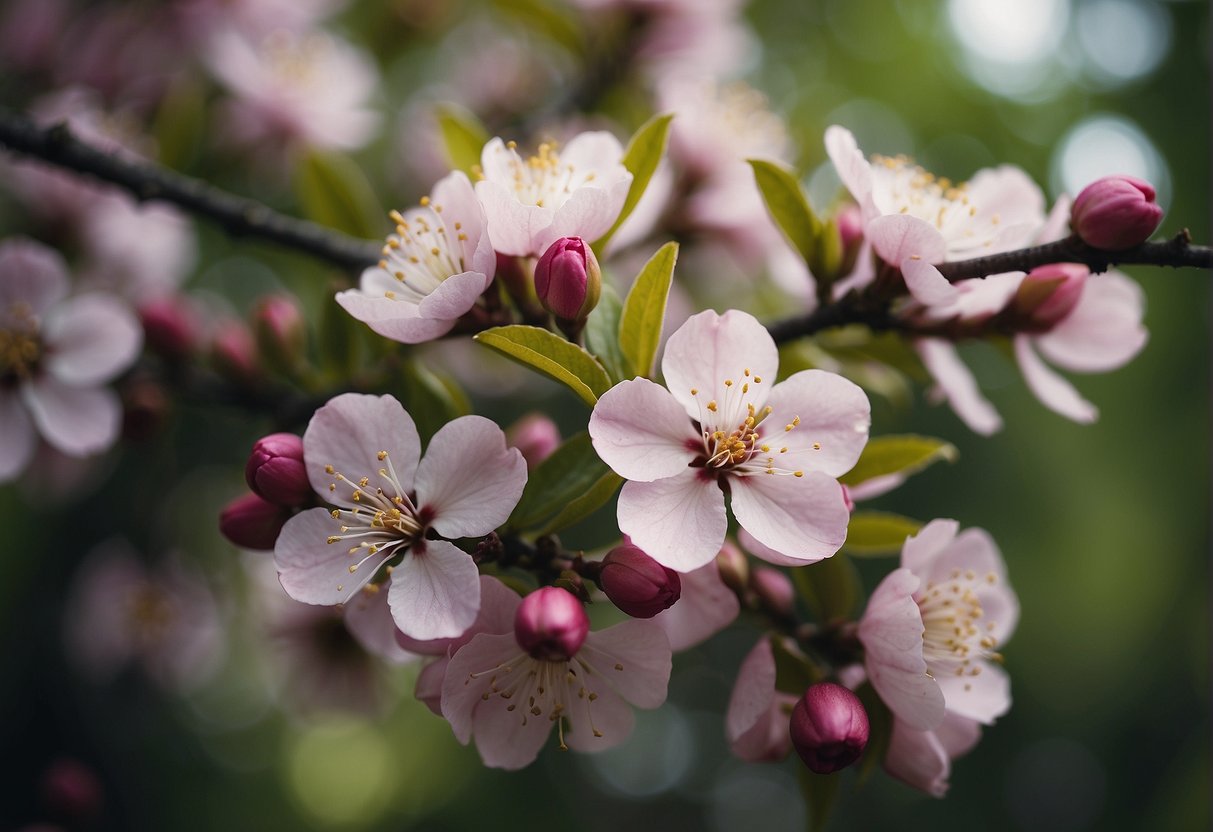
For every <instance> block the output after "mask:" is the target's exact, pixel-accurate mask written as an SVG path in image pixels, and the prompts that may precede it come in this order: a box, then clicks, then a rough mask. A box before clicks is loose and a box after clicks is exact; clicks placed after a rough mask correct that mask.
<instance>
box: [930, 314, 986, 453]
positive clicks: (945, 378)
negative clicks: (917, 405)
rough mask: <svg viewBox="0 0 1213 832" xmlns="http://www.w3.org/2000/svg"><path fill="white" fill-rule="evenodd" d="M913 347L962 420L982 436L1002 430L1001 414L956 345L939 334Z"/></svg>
mask: <svg viewBox="0 0 1213 832" xmlns="http://www.w3.org/2000/svg"><path fill="white" fill-rule="evenodd" d="M914 349H915V350H916V351H917V352H918V357H919V358H921V359H922V363H923V365H924V366H925V367H926V368H927V372H929V373H930V374H931V377H932V378H933V379H935V383H936V384H937V385H938V386H939V390H940V391H941V392H942V393H943V395H944V396H945V397H946V398H947V400H948V404H950V405H951V406H952V410H954V411H955V412H956V415H957V416H959V417H960V420H961V421H962V422H964V423H965V424H966V425H968V426H969V428H970V429H972V430H973V431H975V432H976V433H980V434H981V435H982V436H989V435H990V434H992V433H996V432H998V431H1000V430H1002V417H1000V416H999V415H998V411H997V410H995V409H994V405H992V404H990V402H989V401H988V400H987V399H986V398H985V397H984V396H982V395H981V391H980V390H979V389H978V388H977V379H975V378H973V374H972V373H971V372H969V368H968V367H966V366H965V365H964V363H963V362H961V360H960V356H959V355H957V354H956V348H955V347H953V346H952V345H951V344H949V343H948V342H947V341H942V340H940V339H938V338H919V339H918V340H916V341H915V342H914Z"/></svg>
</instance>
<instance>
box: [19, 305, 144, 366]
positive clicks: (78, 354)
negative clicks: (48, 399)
mask: <svg viewBox="0 0 1213 832" xmlns="http://www.w3.org/2000/svg"><path fill="white" fill-rule="evenodd" d="M42 334H43V337H44V338H45V339H46V343H47V345H48V347H49V354H48V355H47V359H46V368H47V370H48V371H49V372H50V373H51V374H52V375H54V376H55V377H56V378H58V379H59V380H60V381H62V382H64V383H66V384H71V385H73V386H92V385H96V384H103V383H105V382H107V381H109V380H110V379H112V378H114V377H115V376H117V375H118V374H119V373H121V372H122V371H123V370H125V369H126V368H127V367H129V366H131V364H132V363H134V361H135V359H136V358H137V357H138V355H139V349H140V348H141V347H142V346H143V330H142V329H141V328H140V326H139V322H138V321H137V320H135V316H134V315H133V314H132V313H131V311H130V309H128V308H127V306H126V304H124V303H122V302H121V301H120V300H118V299H117V298H114V297H111V296H109V295H103V294H100V293H94V294H88V295H81V296H80V297H76V298H72V299H71V300H68V301H67V302H65V303H62V304H60V305H59V306H56V307H55V308H54V309H52V310H51V311H50V313H49V314H47V316H46V321H45V323H44V326H43V330H42Z"/></svg>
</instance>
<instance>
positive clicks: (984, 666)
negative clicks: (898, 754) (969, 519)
mask: <svg viewBox="0 0 1213 832" xmlns="http://www.w3.org/2000/svg"><path fill="white" fill-rule="evenodd" d="M959 528H960V524H959V523H957V522H956V521H955V520H933V521H932V522H930V523H928V524H927V525H926V526H925V527H923V528H922V530H920V531H919V533H918V534H917V535H915V536H914V537H911V538H908V539H907V540H906V543H905V547H904V548H903V549H902V553H901V568H900V569H897V570H894V571H893V572H892V573H890V574H889V575H888V576H887V577H886V578H885V579H884V580H883V581H882V582H881V583H880V585H879V586H877V587H876V590H875V591H874V592H873V593H872V596H871V598H870V599H869V601H868V608H867V610H866V611H865V612H864V615H863V619H862V620H861V621H860V624H859V640H860V641H861V642H862V643H863V646H864V650H865V653H866V658H865V666H866V669H867V673H868V678H869V680H870V681H871V683H872V686H873V687H874V688H875V689H876V692H877V693H878V694H880V697H881V699H883V700H884V701H885V704H887V705H888V706H889V709H890V710H891V711H892V712H893V714H894V715H895V716H896V717H897V718H898V719H899V720H901V721H902V722H903V723H905V725H906V726H907V727H908V728H911V729H913V730H915V731H930V730H932V729H934V728H937V727H938V726H939V725H940V724H941V723H942V722H943V720H944V716H945V714H956V715H959V716H962V717H965V718H966V719H974V720H977V721H979V722H982V723H984V724H987V725H988V724H990V723H992V722H993V721H994V720H995V719H996V718H997V717H999V716H1001V715H1002V714H1004V713H1006V711H1007V709H1008V708H1009V707H1010V705H1011V696H1010V689H1009V682H1008V680H1007V676H1006V673H1005V672H1003V670H1002V668H1001V667H1000V666H999V665H998V662H999V661H1000V658H1001V657H1000V656H999V655H998V653H996V652H995V650H996V648H997V647H998V646H999V645H1000V644H1002V643H1003V642H1004V641H1006V639H1007V638H1008V637H1010V635H1011V632H1012V631H1013V630H1014V629H1015V624H1016V621H1017V620H1018V618H1019V603H1018V601H1017V599H1016V597H1015V594H1014V593H1013V592H1012V591H1011V589H1010V587H1009V586H1007V583H1006V568H1005V566H1004V564H1003V561H1002V556H1001V554H1000V553H999V551H998V547H997V546H996V545H995V544H994V541H993V540H992V539H991V538H990V536H989V534H987V533H986V532H985V531H984V530H982V529H976V528H974V529H967V530H966V531H964V532H961V533H959V534H958V531H959Z"/></svg>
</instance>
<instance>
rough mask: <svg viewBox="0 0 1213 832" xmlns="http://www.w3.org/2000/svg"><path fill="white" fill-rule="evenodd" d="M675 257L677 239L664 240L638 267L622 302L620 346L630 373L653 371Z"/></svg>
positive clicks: (650, 372)
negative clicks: (637, 272) (645, 261)
mask: <svg viewBox="0 0 1213 832" xmlns="http://www.w3.org/2000/svg"><path fill="white" fill-rule="evenodd" d="M677 260H678V243H666V244H665V245H664V246H662V247H661V248H660V249H658V250H657V253H656V254H654V255H653V256H652V258H650V259H649V262H647V263H645V264H644V268H642V269H641V270H640V274H639V275H638V276H637V277H636V282H635V283H634V284H632V290H631V291H630V292H628V297H627V300H625V301H624V302H623V317H622V319H621V320H620V322H619V349H620V351H621V352H622V353H623V356H624V358H626V359H627V362H628V366H629V368H630V370H631V375H638V376H644V377H645V378H648V377H649V376H650V375H652V372H653V359H654V358H655V357H656V355H657V345H658V344H659V343H660V342H661V327H662V324H663V322H664V321H665V306H666V301H667V300H668V299H669V295H670V283H671V281H672V280H673V279H674V264H675V263H676V262H677Z"/></svg>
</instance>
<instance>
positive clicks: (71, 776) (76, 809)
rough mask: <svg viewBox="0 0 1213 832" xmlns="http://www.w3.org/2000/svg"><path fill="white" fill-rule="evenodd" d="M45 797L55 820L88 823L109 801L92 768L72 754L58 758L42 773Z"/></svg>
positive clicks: (43, 796)
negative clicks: (75, 758) (106, 801)
mask: <svg viewBox="0 0 1213 832" xmlns="http://www.w3.org/2000/svg"><path fill="white" fill-rule="evenodd" d="M42 799H43V801H44V802H45V804H46V808H47V810H48V812H49V813H50V815H51V816H52V817H53V818H54V819H55V820H60V821H67V822H68V823H70V824H72V825H73V826H74V825H76V824H80V825H81V826H87V825H89V823H90V822H91V821H93V820H95V819H96V817H97V815H98V814H100V812H101V807H102V804H103V803H104V802H105V799H104V795H103V793H102V790H101V782H100V781H99V780H98V779H97V775H96V774H94V773H93V771H92V769H90V768H89V767H88V766H86V765H84V764H83V763H81V762H79V761H77V760H73V759H71V758H68V757H64V758H62V759H59V760H56V761H55V762H53V763H51V765H50V767H48V768H47V770H46V773H45V774H43V775H42Z"/></svg>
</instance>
